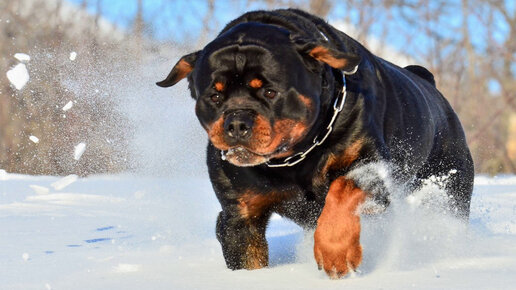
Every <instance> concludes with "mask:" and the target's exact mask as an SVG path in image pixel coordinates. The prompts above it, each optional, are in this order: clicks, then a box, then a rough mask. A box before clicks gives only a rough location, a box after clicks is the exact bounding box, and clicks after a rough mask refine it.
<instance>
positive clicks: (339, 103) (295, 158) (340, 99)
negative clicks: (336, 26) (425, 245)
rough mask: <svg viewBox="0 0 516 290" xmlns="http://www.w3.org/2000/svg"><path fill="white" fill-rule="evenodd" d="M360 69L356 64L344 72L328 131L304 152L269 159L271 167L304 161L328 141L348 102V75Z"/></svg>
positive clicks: (292, 164)
mask: <svg viewBox="0 0 516 290" xmlns="http://www.w3.org/2000/svg"><path fill="white" fill-rule="evenodd" d="M357 70H358V65H357V66H355V68H354V69H353V70H352V71H349V72H346V71H343V72H342V91H341V92H340V93H339V95H338V96H337V98H336V99H335V103H333V116H332V117H331V121H330V123H329V124H328V126H327V127H326V133H325V134H324V135H321V134H319V135H317V136H316V137H315V138H314V140H313V144H312V146H310V147H309V148H308V149H306V150H305V151H303V152H298V153H296V154H294V155H291V156H289V157H287V158H285V159H284V161H283V162H282V163H271V162H270V161H267V162H266V163H265V164H266V165H267V166H269V167H272V168H276V167H288V166H294V165H296V164H298V163H300V162H301V161H303V160H304V159H305V158H306V156H307V155H308V154H309V153H310V152H312V150H314V149H315V147H317V146H319V145H321V144H323V143H324V141H326V139H327V138H328V136H330V133H331V131H333V125H334V123H335V120H337V116H338V115H339V113H340V112H341V111H342V109H343V108H344V103H345V102H346V75H352V74H354V73H356V72H357ZM320 136H323V137H322V138H321V139H319V137H320Z"/></svg>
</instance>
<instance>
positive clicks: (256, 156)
mask: <svg viewBox="0 0 516 290" xmlns="http://www.w3.org/2000/svg"><path fill="white" fill-rule="evenodd" d="M288 151H289V149H288V146H287V145H286V144H285V145H282V146H279V147H278V149H276V151H274V152H272V153H270V154H260V153H256V152H253V151H252V150H250V149H249V148H246V147H243V146H236V147H231V148H229V149H228V150H225V151H224V150H222V151H221V156H222V160H226V161H228V162H229V163H231V164H233V165H236V166H241V167H249V166H256V165H260V164H263V163H265V162H267V161H269V160H270V159H272V158H277V157H280V156H282V155H286V154H288Z"/></svg>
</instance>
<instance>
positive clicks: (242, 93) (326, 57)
mask: <svg viewBox="0 0 516 290" xmlns="http://www.w3.org/2000/svg"><path fill="white" fill-rule="evenodd" d="M359 61H360V58H359V57H358V56H356V55H352V54H347V53H342V52H339V51H337V50H335V49H332V48H330V47H328V45H327V44H324V41H323V42H317V41H307V40H306V39H303V38H301V37H296V36H295V35H292V34H291V33H290V32H289V31H288V30H286V29H283V28H280V27H278V26H274V25H268V24H262V23H257V22H246V23H242V24H238V25H236V26H234V27H233V28H231V29H229V30H227V31H225V32H224V33H222V34H221V35H219V36H218V37H217V38H216V39H215V40H214V41H212V42H211V43H209V44H208V45H207V46H206V47H205V48H204V49H203V50H201V51H197V52H194V53H191V54H188V55H185V56H183V57H182V58H181V59H180V60H179V61H178V62H177V64H176V65H175V66H174V68H173V69H172V71H171V72H170V74H169V75H168V76H167V78H166V79H165V80H163V81H161V82H159V83H157V84H158V85H159V86H161V87H169V86H173V85H174V84H176V83H177V82H178V81H180V80H181V79H183V78H185V77H188V80H189V83H190V90H191V94H192V97H193V98H194V99H195V100H196V102H197V103H196V107H195V111H196V114H197V117H198V119H199V121H200V122H201V124H202V126H203V127H204V128H205V129H206V131H207V132H208V135H209V138H210V141H211V142H212V143H213V145H214V146H215V147H216V148H218V149H220V150H223V151H226V158H227V161H229V162H231V163H232V164H234V165H237V166H254V165H258V164H262V163H264V162H267V161H268V160H270V159H272V158H281V157H286V156H289V155H291V154H293V153H294V152H292V148H293V147H294V146H295V145H296V144H297V143H298V142H300V141H301V140H302V139H303V138H304V137H305V136H306V135H307V133H308V132H309V131H310V129H311V128H312V126H313V125H314V123H315V122H316V120H317V119H318V117H319V113H320V104H321V100H320V95H321V92H322V86H323V84H322V82H323V80H322V79H323V75H322V74H323V70H324V68H325V65H329V66H330V67H333V68H336V69H341V70H348V71H349V70H352V69H353V68H354V67H355V66H356V65H357V64H358V62H359ZM326 68H329V67H328V66H326Z"/></svg>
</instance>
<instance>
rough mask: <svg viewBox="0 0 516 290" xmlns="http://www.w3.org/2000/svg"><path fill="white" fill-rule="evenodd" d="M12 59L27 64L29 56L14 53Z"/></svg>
mask: <svg viewBox="0 0 516 290" xmlns="http://www.w3.org/2000/svg"><path fill="white" fill-rule="evenodd" d="M14 58H16V59H17V60H19V61H22V62H27V61H29V60H30V56H29V55H28V54H26V53H21V52H18V53H15V54H14Z"/></svg>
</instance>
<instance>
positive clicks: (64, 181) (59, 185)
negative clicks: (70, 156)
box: [50, 174, 79, 190]
mask: <svg viewBox="0 0 516 290" xmlns="http://www.w3.org/2000/svg"><path fill="white" fill-rule="evenodd" d="M78 178H79V177H78V176H77V175H75V174H70V175H68V176H65V177H63V178H60V179H59V180H57V181H55V182H53V183H51V184H50V186H52V187H53V188H54V189H55V190H62V189H64V188H65V187H67V186H68V185H70V184H72V183H74V182H75V181H76V180H77V179H78Z"/></svg>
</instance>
